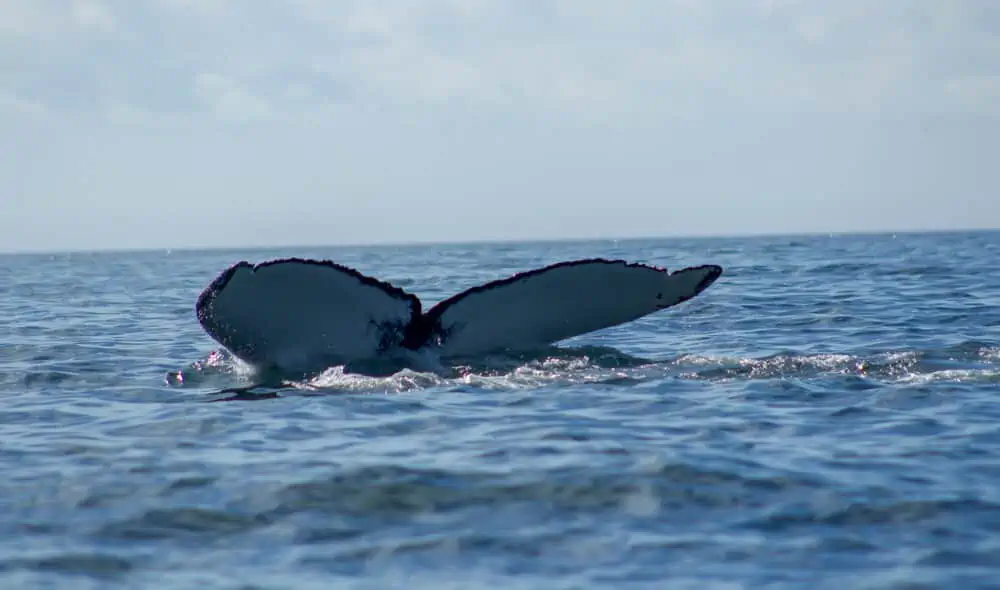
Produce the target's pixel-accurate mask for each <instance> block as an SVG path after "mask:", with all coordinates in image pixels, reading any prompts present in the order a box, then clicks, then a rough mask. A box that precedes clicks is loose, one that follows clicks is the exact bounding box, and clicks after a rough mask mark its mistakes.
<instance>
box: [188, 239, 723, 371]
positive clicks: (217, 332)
mask: <svg viewBox="0 0 1000 590" xmlns="http://www.w3.org/2000/svg"><path fill="white" fill-rule="evenodd" d="M721 274H722V268H721V267H719V266H715V265H706V266H696V267H690V268H685V269H682V270H678V271H675V272H673V273H671V272H668V271H667V270H666V269H662V268H657V267H653V266H648V265H644V264H636V263H628V262H625V261H623V260H605V259H588V260H575V261H570V262H560V263H557V264H553V265H550V266H547V267H544V268H539V269H536V270H531V271H527V272H523V273H519V274H516V275H514V276H511V277H508V278H505V279H500V280H496V281H492V282H489V283H486V284H483V285H479V286H476V287H472V288H471V289H468V290H466V291H463V292H461V293H458V294H456V295H454V296H452V297H450V298H448V299H445V300H444V301H441V302H440V303H438V304H437V305H435V306H434V307H432V308H431V309H430V310H429V311H427V312H426V313H424V312H422V310H421V303H420V300H419V299H418V298H417V297H416V296H415V295H413V294H411V293H407V292H406V291H404V290H402V289H400V288H398V287H395V286H393V285H391V284H389V283H386V282H383V281H379V280H377V279H374V278H371V277H368V276H365V275H363V274H361V273H360V272H358V271H356V270H354V269H351V268H348V267H345V266H341V265H339V264H336V263H333V262H330V261H319V260H304V259H298V258H289V259H282V260H274V261H269V262H264V263H261V264H258V265H251V264H249V263H247V262H240V263H238V264H235V265H233V266H231V267H230V268H228V269H227V270H226V271H224V272H223V273H222V274H221V275H219V277H218V278H216V279H215V280H214V281H213V282H212V283H211V284H210V285H209V286H208V287H207V288H206V289H205V290H204V291H203V292H202V294H201V295H200V296H199V298H198V302H197V304H196V306H195V307H196V312H197V316H198V320H199V322H200V323H201V325H202V327H203V328H204V329H205V331H206V332H207V333H208V334H209V336H211V337H212V338H213V339H214V340H216V341H217V342H219V344H221V345H222V346H223V347H225V348H226V349H228V350H229V351H230V352H232V353H233V354H234V355H235V356H237V357H238V358H240V359H242V360H244V361H246V362H248V363H250V364H252V365H255V366H267V367H275V368H280V369H284V370H302V371H308V370H318V369H323V368H326V367H329V366H334V365H339V364H347V363H352V362H358V361H365V360H369V359H376V358H380V357H385V356H386V355H389V354H391V353H392V351H394V350H399V349H409V350H420V349H423V348H431V349H434V350H435V351H436V353H437V354H439V355H440V356H441V357H442V358H448V357H469V356H476V355H481V354H485V353H489V352H495V351H500V350H519V349H521V350H523V349H530V348H537V347H539V346H545V345H548V344H553V343H555V342H559V341H561V340H566V339H568V338H572V337H574V336H580V335H582V334H586V333H589V332H593V331H595V330H600V329H603V328H609V327H612V326H616V325H619V324H623V323H626V322H629V321H632V320H635V319H638V318H640V317H643V316H646V315H649V314H651V313H654V312H657V311H660V310H662V309H666V308H669V307H673V306H675V305H677V304H679V303H682V302H684V301H687V300H689V299H691V298H692V297H695V296H697V295H698V294H699V293H701V292H702V291H704V290H705V289H707V288H708V287H709V286H711V285H712V284H713V283H714V282H715V281H716V280H717V279H718V278H719V276H720V275H721Z"/></svg>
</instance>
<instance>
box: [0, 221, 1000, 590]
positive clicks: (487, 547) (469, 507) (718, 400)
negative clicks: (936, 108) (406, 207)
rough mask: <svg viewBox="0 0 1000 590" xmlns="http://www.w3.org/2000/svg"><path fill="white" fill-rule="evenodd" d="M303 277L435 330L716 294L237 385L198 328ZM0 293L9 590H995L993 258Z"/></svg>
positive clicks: (999, 465) (775, 257)
mask: <svg viewBox="0 0 1000 590" xmlns="http://www.w3.org/2000/svg"><path fill="white" fill-rule="evenodd" d="M292 255H294V256H308V257H319V258H329V259H333V260H336V261H337V262H340V263H342V264H346V265H349V266H353V267H356V268H358V269H359V270H361V271H363V272H366V273H368V274H371V275H374V276H377V277H379V278H383V279H386V280H390V281H392V282H394V283H395V284H397V285H399V286H401V287H404V288H406V289H408V290H410V291H412V292H415V293H416V294H418V295H419V296H420V297H421V298H422V299H423V301H424V302H425V304H430V303H433V302H435V301H437V300H440V299H442V298H444V297H446V296H448V295H450V294H452V293H454V292H457V291H459V290H461V289H464V288H466V287H469V286H472V285H475V284H478V283H481V282H484V281H487V280H490V279H494V278H499V277H503V276H506V275H509V274H511V273H513V272H517V271H521V270H527V269H531V268H535V267H538V266H541V265H544V264H548V263H551V262H555V261H559V260H567V259H573V258H583V257H592V256H602V257H612V258H619V257H620V258H625V259H629V260H634V261H644V262H649V263H654V264H658V265H662V266H667V267H669V268H671V269H674V268H679V267H682V266H689V265H696V264H703V263H715V264H721V265H723V266H724V267H725V274H724V275H723V276H722V278H721V279H720V280H719V282H718V283H716V284H715V285H714V286H713V287H711V288H710V289H709V290H708V291H706V292H705V293H704V294H702V295H701V296H699V297H697V298H696V299H694V300H692V301H690V302H688V303H685V304H683V305H681V306H678V307H676V308H673V309H670V310H667V311H663V312H659V313H657V314H654V315H651V316H647V317H646V318H643V319H641V320H639V321H636V322H633V323H630V324H626V325H623V326H619V327H616V328H612V329H608V330H605V331H602V332H597V333H594V334H590V335H587V336H583V337H580V338H577V339H575V340H573V341H570V342H568V343H564V344H562V345H561V346H560V350H548V351H539V352H538V353H537V354H528V355H521V356H520V357H517V358H512V359H507V360H506V361H505V362H502V363H493V364H489V363H485V364H483V365H482V366H467V367H457V369H456V375H455V376H453V377H441V376H437V375H432V374H421V373H415V372H411V371H402V372H400V373H397V374H395V375H392V376H390V377H385V378H375V377H365V376H360V375H353V374H345V373H344V372H343V371H342V370H340V369H338V368H335V367H334V368H331V369H330V370H328V371H326V372H324V373H323V374H322V375H320V376H319V377H316V378H315V379H313V380H311V381H308V382H291V381H290V382H287V383H285V384H283V385H281V386H277V385H272V386H259V387H252V386H253V385H254V383H253V382H252V379H253V377H252V375H250V374H248V373H247V372H246V371H244V370H243V369H242V368H241V367H240V366H239V365H238V364H234V363H233V362H232V361H230V360H227V358H226V356H225V355H221V354H218V353H215V352H214V351H215V349H216V345H215V344H214V343H213V342H212V341H211V340H210V339H209V338H208V337H207V336H206V335H205V334H204V333H203V332H202V330H201V328H200V326H199V325H198V323H197V321H196V319H195V315H194V302H195V299H196V297H197V295H198V293H199V292H200V291H201V289H203V288H204V287H205V286H206V285H207V284H208V283H209V282H210V281H211V280H212V279H213V278H214V277H215V276H216V275H217V274H218V273H219V272H221V271H222V270H223V269H225V268H226V267H227V266H228V265H230V264H232V263H234V262H236V261H238V260H243V259H246V260H250V261H262V260H266V259H270V258H275V257H285V256H292ZM0 293H2V296H0V318H2V319H0V326H2V330H0V335H2V336H0V396H2V398H3V404H2V407H0V434H2V436H0V472H2V474H3V476H2V477H0V588H19V589H20V588H102V589H103V588H184V589H189V588H195V587H204V588H232V589H236V588H241V589H251V588H261V589H264V588H267V589H272V588H274V589H278V588H296V589H299V588H323V589H325V588H340V587H343V588H390V587H401V588H402V587H405V588H483V587H495V588H547V589H548V588H664V587H669V588H697V589H709V588H771V589H775V588H844V587H849V588H873V589H874V588H886V589H888V588H900V589H902V588H907V589H918V588H997V587H1000V406H998V404H997V394H998V392H1000V233H997V232H979V233H941V234H898V235H836V236H810V237H767V238H727V239H664V240H633V241H620V242H619V241H587V242H559V243H519V244H478V245H426V246H406V247H395V246H380V247H356V248H346V247H340V248H295V249H293V248H283V249H274V250H255V251H173V252H164V251H159V252H131V253H73V254H55V255H48V254H45V255H42V254H33V255H6V256H2V257H0ZM584 295H585V294H584ZM512 321H516V320H512ZM239 388H244V389H245V391H243V392H241V393H234V391H237V390H238V389H239Z"/></svg>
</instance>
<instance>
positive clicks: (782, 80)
mask: <svg viewBox="0 0 1000 590" xmlns="http://www.w3.org/2000/svg"><path fill="white" fill-rule="evenodd" d="M0 71H2V76H0V130H2V134H3V139H2V141H0V146H2V151H0V250H18V249H65V248H109V247H129V248H132V247H185V246H187V247H195V246H226V245H230V246H243V245H270V244H275V245H277V244H315V243H331V244H335V243H358V242H386V241H390V242H396V241H415V240H417V241H452V240H486V239H498V238H501V239H517V238H559V237H597V236H621V237H625V236H649V235H663V236H670V235H692V234H746V233H765V232H766V233H770V232H814V231H822V232H825V231H850V230H874V229H908V228H910V229H913V228H917V229H948V228H964V227H998V226H1000V190H998V186H1000V2H995V1H994V0H978V1H973V0H948V1H930V0H928V1H916V0H879V1H873V0H838V1H836V2H832V1H826V0H816V1H813V2H804V1H793V0H785V1H783V0H739V1H737V0H733V1H717V2H699V1H695V0H674V1H668V0H648V1H635V2H627V1H622V2H608V1H604V0H496V1H490V0H464V1H458V0H439V1H429V0H428V1H426V2H411V1H404V0H358V1H345V0H337V1H333V0H284V1H270V2H263V1H261V2H250V1H244V2H236V1H235V0H233V1H227V0H145V1H136V0H2V1H0Z"/></svg>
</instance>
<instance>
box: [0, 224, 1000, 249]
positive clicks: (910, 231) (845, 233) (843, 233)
mask: <svg viewBox="0 0 1000 590" xmlns="http://www.w3.org/2000/svg"><path fill="white" fill-rule="evenodd" d="M977 232H983V233H991V232H1000V227H968V228H945V229H921V228H907V229H878V230H834V231H802V232H760V233H753V232H749V233H733V234H709V233H705V234H674V235H659V236H627V237H624V236H617V237H616V236H602V237H595V236H591V237H585V236H577V237H573V236H568V237H560V238H486V239H481V240H411V241H405V242H393V241H385V242H379V241H374V242H353V243H348V242H345V243H327V244H322V243H316V244H292V243H287V244H280V243H277V244H257V245H233V246H144V247H117V246H116V247H98V248H70V249H45V248H39V249H33V248H29V249H26V250H0V256H19V255H24V256H38V255H43V256H44V255H56V254H129V253H151V252H226V251H235V250H241V251H252V250H276V249H315V248H337V249H346V248H406V247H420V246H465V245H468V246H474V245H475V246H486V245H503V244H557V243H572V242H639V241H647V240H725V239H739V238H747V239H760V238H785V237H787V238H796V237H810V238H812V237H823V236H829V237H834V236H838V237H849V236H879V235H898V234H904V235H916V234H961V233H977Z"/></svg>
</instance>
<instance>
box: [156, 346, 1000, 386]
mask: <svg viewBox="0 0 1000 590" xmlns="http://www.w3.org/2000/svg"><path fill="white" fill-rule="evenodd" d="M374 365H376V366H371V365H369V366H366V367H360V368H359V367H350V366H336V367H330V368H328V369H326V370H325V371H323V372H321V373H319V374H317V375H311V376H307V377H298V378H292V377H290V376H287V375H276V374H264V373H261V372H258V371H255V370H254V369H253V368H252V367H250V366H248V365H246V364H244V363H242V362H241V361H239V360H238V359H236V358H235V357H233V356H232V355H230V354H228V353H227V352H226V351H224V350H217V351H214V352H212V353H211V354H209V355H208V356H207V357H206V358H205V359H202V360H200V361H196V362H194V363H191V364H190V365H189V366H187V367H185V368H183V369H181V370H178V371H174V372H171V373H168V374H167V375H166V382H167V384H169V385H171V386H174V387H180V388H191V387H194V388H219V390H218V391H215V393H220V394H231V395H233V398H232V399H261V398H263V397H275V396H277V395H278V394H279V393H280V394H300V395H308V394H331V393H341V394H365V393H368V394H370V393H381V394H390V393H406V392H412V391H421V390H456V389H459V390H482V391H515V390H530V389H536V388H541V387H548V386H556V387H558V386H570V385H605V386H631V385H637V384H641V383H645V382H650V381H657V380H663V379H677V380H688V381H709V382H739V381H759V380H787V379H808V378H824V377H849V378H855V379H860V380H862V381H863V385H864V387H879V386H884V385H893V384H914V383H916V384H919V383H926V382H931V381H934V382H941V381H953V382H958V383H963V382H976V383H995V382H997V381H1000V348H998V347H996V346H994V345H992V344H990V343H986V342H980V341H967V342H962V343H959V344H957V345H953V346H949V347H945V348H940V349H929V350H887V351H878V352H870V353H866V354H849V353H836V352H824V353H807V352H801V351H794V350H788V351H782V352H779V353H775V354H771V355H767V356H764V357H743V356H725V355H720V356H714V355H694V354H685V355H680V356H676V357H672V358H665V359H651V358H643V357H638V356H633V355H630V354H627V353H624V352H622V351H619V350H617V349H614V348H611V347H600V346H583V347H548V348H545V349H540V350H535V351H530V352H524V353H518V354H509V355H503V354H497V355H491V356H487V357H482V358H478V359H472V360H469V361H466V362H460V363H457V364H454V365H452V366H450V367H448V368H447V371H446V372H445V373H432V372H422V371H417V370H413V369H411V368H407V367H404V366H401V365H399V364H398V363H395V362H394V361H386V362H384V363H375V364H374ZM359 369H360V370H359ZM864 387H860V388H864Z"/></svg>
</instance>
